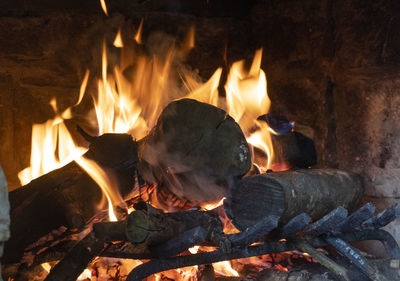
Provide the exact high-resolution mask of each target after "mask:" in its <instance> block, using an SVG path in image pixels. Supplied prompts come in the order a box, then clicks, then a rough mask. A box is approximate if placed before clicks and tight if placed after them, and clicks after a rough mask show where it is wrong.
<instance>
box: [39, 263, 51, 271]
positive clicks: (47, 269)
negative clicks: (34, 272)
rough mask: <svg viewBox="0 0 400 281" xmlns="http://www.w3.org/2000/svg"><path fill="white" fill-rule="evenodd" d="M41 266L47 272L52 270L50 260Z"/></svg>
mask: <svg viewBox="0 0 400 281" xmlns="http://www.w3.org/2000/svg"><path fill="white" fill-rule="evenodd" d="M41 266H42V268H43V269H44V270H45V271H46V272H47V273H49V272H50V270H51V265H50V264H49V263H48V262H45V263H42V264H41Z"/></svg>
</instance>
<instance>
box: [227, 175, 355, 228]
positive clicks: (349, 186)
mask: <svg viewBox="0 0 400 281" xmlns="http://www.w3.org/2000/svg"><path fill="white" fill-rule="evenodd" d="M362 194H363V188H362V184H361V180H360V177H359V176H358V175H356V174H351V173H347V172H343V171H339V170H334V169H304V170H294V171H293V170H289V171H285V172H276V173H267V174H260V175H254V176H250V177H247V178H244V179H242V180H239V181H237V182H236V183H235V184H234V185H233V186H232V188H231V191H230V195H229V196H228V197H227V200H225V202H224V207H225V210H226V212H227V215H228V217H229V218H230V219H232V221H233V224H234V225H235V226H236V227H237V228H238V229H240V230H244V229H246V228H247V227H249V226H252V225H254V224H255V223H257V222H258V221H259V220H260V219H262V218H264V217H266V216H268V215H276V216H278V217H279V218H280V223H283V224H284V223H287V222H288V221H289V220H290V219H292V218H293V217H295V216H297V215H299V214H301V213H306V214H307V215H309V216H310V217H311V218H312V219H314V220H315V219H319V218H321V217H322V216H324V215H325V214H327V213H328V212H330V211H332V210H334V209H335V208H336V207H338V206H343V207H344V208H346V209H348V210H349V211H350V212H352V211H354V209H355V208H357V206H358V204H359V203H360V200H361V197H362Z"/></svg>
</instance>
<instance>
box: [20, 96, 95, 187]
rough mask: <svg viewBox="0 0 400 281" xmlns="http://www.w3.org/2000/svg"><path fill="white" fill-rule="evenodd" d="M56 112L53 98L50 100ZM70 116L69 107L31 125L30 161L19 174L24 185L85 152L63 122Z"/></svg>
mask: <svg viewBox="0 0 400 281" xmlns="http://www.w3.org/2000/svg"><path fill="white" fill-rule="evenodd" d="M50 104H51V106H52V107H53V109H54V110H55V111H56V113H57V103H56V101H55V99H52V100H51V102H50ZM69 118H71V113H70V108H67V109H66V110H65V111H64V112H62V113H61V114H57V115H56V117H55V118H54V119H50V120H48V121H46V122H45V123H43V124H34V125H33V126H32V140H31V163H30V167H28V168H25V169H24V170H22V171H21V172H20V173H19V174H18V177H19V180H20V182H21V184H23V185H25V184H27V183H29V182H30V181H31V180H32V179H35V178H37V177H39V176H41V175H44V174H46V173H48V172H50V171H52V170H55V169H58V168H60V167H62V166H64V165H66V164H67V163H69V162H71V161H72V160H73V159H75V158H76V157H79V156H80V155H82V154H83V153H85V152H86V150H87V149H86V148H83V147H79V146H77V145H76V144H75V142H74V140H73V138H72V136H71V134H70V133H69V131H68V129H67V127H66V126H65V124H64V119H69Z"/></svg>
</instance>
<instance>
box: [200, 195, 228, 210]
mask: <svg viewBox="0 0 400 281" xmlns="http://www.w3.org/2000/svg"><path fill="white" fill-rule="evenodd" d="M224 200H225V197H224V198H222V199H221V200H217V201H216V202H209V203H206V204H203V205H201V208H202V209H204V210H208V211H209V210H213V209H215V208H218V207H219V206H222V204H224Z"/></svg>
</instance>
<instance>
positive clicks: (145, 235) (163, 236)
mask: <svg viewBox="0 0 400 281" xmlns="http://www.w3.org/2000/svg"><path fill="white" fill-rule="evenodd" d="M135 209H136V210H135V211H134V212H132V213H131V214H129V215H128V216H127V218H126V220H125V221H120V222H100V223H96V224H94V226H93V230H94V233H95V235H96V237H97V238H99V239H101V240H103V241H110V242H111V241H129V242H131V243H132V244H133V245H134V246H136V247H139V248H141V247H143V246H145V247H146V248H148V249H149V250H150V252H151V253H152V254H154V255H156V256H158V257H161V256H165V255H166V256H170V255H175V254H178V253H179V251H178V252H175V251H176V250H177V249H180V248H182V247H183V248H182V251H184V250H186V249H187V248H189V247H192V246H194V245H196V244H198V243H201V242H203V241H204V240H208V241H211V242H214V243H215V244H217V245H218V244H220V243H223V242H225V241H226V242H227V243H228V242H229V241H228V240H227V238H226V236H225V234H224V233H223V230H222V223H221V221H220V220H219V218H218V216H217V215H216V214H215V213H213V212H211V211H197V210H191V211H185V212H175V213H164V212H163V211H162V210H160V209H156V208H154V207H152V206H150V205H148V204H146V203H144V202H141V203H139V204H136V205H135ZM199 228H200V229H199ZM186 233H188V234H186ZM193 236H195V237H193ZM199 239H200V240H199ZM175 240H176V241H175ZM192 242H193V243H192ZM185 246H186V247H185Z"/></svg>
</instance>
